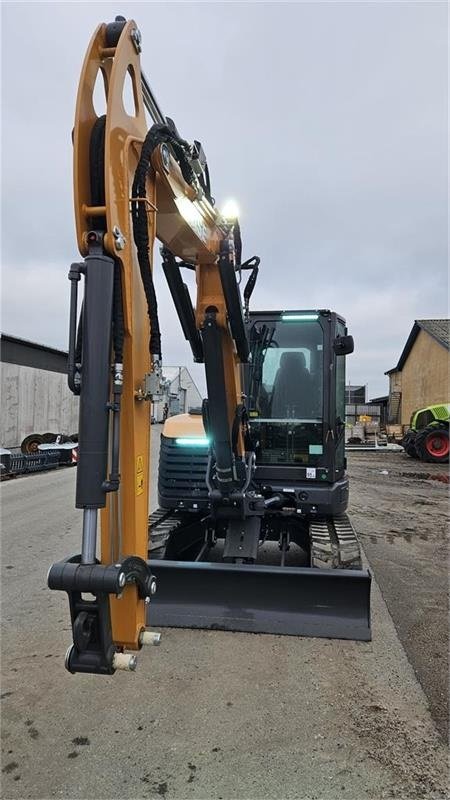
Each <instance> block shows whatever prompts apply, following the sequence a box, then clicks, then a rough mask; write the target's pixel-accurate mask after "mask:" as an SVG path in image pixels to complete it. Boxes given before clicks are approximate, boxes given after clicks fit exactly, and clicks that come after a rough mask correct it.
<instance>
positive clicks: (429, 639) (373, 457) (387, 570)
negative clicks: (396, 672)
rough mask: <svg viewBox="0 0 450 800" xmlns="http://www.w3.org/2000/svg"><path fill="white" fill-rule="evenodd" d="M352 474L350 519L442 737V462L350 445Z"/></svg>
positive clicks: (445, 539) (445, 719)
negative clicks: (355, 448) (363, 450)
mask: <svg viewBox="0 0 450 800" xmlns="http://www.w3.org/2000/svg"><path fill="white" fill-rule="evenodd" d="M349 473H350V485H351V490H350V513H351V515H352V520H353V522H354V524H355V527H356V529H357V531H358V534H359V536H360V541H361V543H362V545H363V547H364V550H365V553H366V555H367V558H368V559H369V561H370V564H371V566H372V569H373V571H374V573H375V577H376V579H377V582H378V585H379V586H380V588H381V591H382V593H383V597H384V600H385V601H386V603H387V606H388V608H389V611H390V613H391V615H392V618H393V620H394V623H395V626H396V628H397V633H398V635H399V638H400V641H401V642H402V644H403V647H404V648H405V650H406V653H407V655H408V658H409V660H410V661H411V664H412V665H413V666H414V669H415V671H416V674H417V675H418V677H419V680H420V682H421V684H422V686H423V688H424V690H425V693H426V695H427V697H428V700H429V703H430V707H431V712H432V714H433V717H434V719H435V721H436V725H437V726H438V728H439V730H440V732H441V735H442V736H443V737H444V738H447V735H448V725H449V716H448V714H449V703H448V667H449V663H448V649H449V641H448V563H449V562H448V555H449V547H448V544H449V536H448V531H449V527H448V526H449V513H448V486H447V485H446V484H445V483H442V482H440V481H438V480H436V479H435V478H436V477H437V476H439V475H442V474H446V473H447V465H445V466H444V467H442V466H441V465H439V464H424V463H421V462H417V461H414V460H413V459H411V458H410V457H409V456H407V455H406V453H385V454H383V453H368V454H366V453H361V452H351V453H350V454H349ZM427 473H428V474H429V475H430V478H429V479H424V477H425V476H426V474H427ZM418 476H422V477H418Z"/></svg>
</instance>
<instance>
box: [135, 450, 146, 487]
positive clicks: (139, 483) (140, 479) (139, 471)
mask: <svg viewBox="0 0 450 800" xmlns="http://www.w3.org/2000/svg"><path fill="white" fill-rule="evenodd" d="M143 493H144V456H138V457H137V459H136V495H137V496H138V495H140V494H143Z"/></svg>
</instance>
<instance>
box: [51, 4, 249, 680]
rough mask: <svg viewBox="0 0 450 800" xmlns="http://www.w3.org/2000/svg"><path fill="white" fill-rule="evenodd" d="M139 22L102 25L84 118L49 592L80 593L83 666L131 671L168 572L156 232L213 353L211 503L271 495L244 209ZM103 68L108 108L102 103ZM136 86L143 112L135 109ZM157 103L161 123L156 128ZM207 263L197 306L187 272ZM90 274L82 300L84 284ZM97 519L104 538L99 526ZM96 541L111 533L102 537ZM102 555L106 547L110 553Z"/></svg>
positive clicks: (243, 510) (78, 655)
mask: <svg viewBox="0 0 450 800" xmlns="http://www.w3.org/2000/svg"><path fill="white" fill-rule="evenodd" d="M140 52H141V36H140V32H139V30H138V28H137V25H136V23H135V22H134V21H133V20H129V21H126V20H124V19H123V18H116V20H115V22H113V23H110V24H101V25H99V27H98V28H97V30H96V31H95V33H94V35H93V37H92V39H91V42H90V44H89V47H88V50H87V53H86V57H85V60H84V64H83V67H82V72H81V77H80V83H79V89H78V97H77V105H76V115H75V126H74V132H73V144H74V202H75V219H76V230H77V240H78V248H79V251H80V253H81V256H82V257H83V260H82V261H81V262H80V263H76V264H72V266H71V268H70V272H69V278H70V281H71V310H70V336H69V385H70V388H71V389H72V391H74V392H75V393H76V394H78V395H79V398H80V411H79V455H78V470H77V486H76V506H77V508H80V509H82V512H83V530H82V547H81V553H80V554H78V555H76V556H72V557H70V558H67V559H65V560H63V561H61V562H58V563H56V564H54V565H53V566H52V567H51V568H50V571H49V576H48V584H49V587H50V588H51V589H57V590H64V591H66V592H67V594H68V597H69V604H70V611H71V620H72V630H73V645H72V646H71V647H70V648H69V650H68V653H67V656H66V666H67V668H68V669H69V671H71V672H93V673H101V674H112V673H113V672H114V671H115V669H117V668H122V669H134V667H135V665H136V657H135V656H134V655H132V654H125V653H124V650H132V651H136V650H139V649H140V647H141V646H142V645H143V644H144V643H146V642H149V643H157V641H158V635H156V634H152V633H151V632H149V631H146V610H147V608H146V607H147V605H148V603H149V602H150V600H151V596H152V594H153V593H154V592H155V591H156V581H155V578H154V577H153V575H152V573H151V568H150V565H149V562H148V561H147V554H148V497H149V482H150V474H151V469H150V462H149V453H150V409H149V406H148V402H147V401H148V400H150V399H151V397H152V395H153V394H154V393H155V392H156V391H157V385H158V378H159V375H160V369H161V344H160V331H159V323H158V313H157V302H156V296H155V291H154V286H153V279H152V271H153V263H152V259H153V251H154V243H155V239H158V240H159V241H160V242H161V243H162V245H163V249H162V253H163V269H164V273H165V275H166V278H167V280H168V284H169V288H170V291H171V294H172V297H173V300H174V303H175V307H176V310H177V313H178V316H179V318H180V322H181V326H182V330H183V333H184V336H185V338H186V339H187V340H188V341H189V343H190V345H191V348H192V352H193V355H194V359H195V360H196V361H199V362H201V361H204V363H205V371H206V379H207V387H208V398H209V400H208V403H207V404H206V405H205V409H204V421H205V426H206V429H207V431H208V433H209V434H210V436H211V440H212V442H213V446H214V458H213V459H211V463H210V468H209V473H208V483H209V488H210V496H211V501H212V507H213V513H215V514H216V515H217V516H219V517H220V515H221V514H222V513H223V509H227V514H228V515H229V514H230V508H231V509H232V510H234V511H232V514H233V513H234V514H235V515H236V516H237V517H240V518H241V517H242V515H243V514H245V515H247V516H252V515H254V516H256V517H258V515H261V513H262V508H263V506H262V505H261V502H262V498H260V499H259V500H258V499H256V500H255V497H254V496H252V498H251V500H250V499H249V498H248V497H247V495H246V489H247V488H248V486H249V482H250V477H251V470H252V467H253V456H252V455H251V454H250V455H249V454H248V453H247V454H246V450H247V446H246V445H247V443H246V442H245V427H246V426H245V410H244V408H243V405H242V391H241V384H240V373H239V363H241V362H245V361H246V360H247V359H248V355H249V350H248V343H247V338H246V334H245V326H244V319H243V312H242V305H241V298H240V293H239V288H238V284H237V281H236V269H237V268H240V269H242V268H244V269H245V268H247V269H252V273H251V277H250V281H249V284H248V287H247V291H246V295H245V300H246V303H247V304H248V297H249V294H250V293H251V290H252V288H253V285H254V281H255V278H256V273H257V265H258V259H253V260H250V261H249V262H248V263H247V264H244V265H241V263H240V261H241V257H240V235H239V227H238V224H237V221H235V220H233V221H228V220H226V219H224V218H223V217H222V216H221V215H220V213H219V212H218V211H217V209H216V208H215V206H214V201H213V200H212V197H211V192H210V185H209V174H208V170H207V165H206V159H205V157H204V154H203V151H202V148H201V145H200V144H199V143H198V142H195V143H194V145H192V146H191V145H189V144H188V143H187V142H185V141H184V140H183V139H181V137H180V135H179V134H178V132H177V130H176V127H175V125H174V123H173V122H172V121H171V120H170V119H168V118H166V117H165V116H164V115H163V113H162V112H161V109H160V107H159V105H158V103H157V101H156V99H155V97H154V96H153V93H152V91H151V89H150V87H149V84H148V81H147V79H146V77H145V75H144V74H143V72H142V71H141V65H140ZM99 74H101V76H102V77H103V81H104V87H105V98H106V113H105V115H103V116H98V115H97V113H96V111H95V108H94V87H95V85H96V80H97V77H98V75H99ZM127 82H131V87H132V97H133V102H134V114H133V113H132V114H130V113H128V111H127V110H126V109H125V106H124V92H125V89H126V83H127ZM145 109H146V110H147V112H148V113H149V115H150V117H151V118H152V121H153V125H152V126H151V128H150V130H147V122H146V116H145ZM183 268H188V269H193V270H195V273H196V283H197V300H196V305H195V308H194V307H193V306H192V303H191V300H190V296H189V292H188V290H187V287H186V285H185V284H184V282H183V278H182V273H181V270H182V269H183ZM82 279H83V282H84V296H83V301H82V305H81V310H79V308H78V306H79V302H78V287H79V284H80V281H81V280H82ZM99 522H100V526H99V527H100V536H99V535H98V530H97V529H98V523H99ZM98 539H100V545H99V546H98V541H97V540H98ZM98 553H99V554H100V557H99V558H98V557H97V554H98Z"/></svg>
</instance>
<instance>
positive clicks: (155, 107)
mask: <svg viewBox="0 0 450 800" xmlns="http://www.w3.org/2000/svg"><path fill="white" fill-rule="evenodd" d="M141 86H142V95H143V98H144V106H145V107H146V109H147V111H148V113H149V114H150V116H151V118H152V120H153V122H160V123H162V124H163V125H164V124H165V122H166V118H165V116H164V114H163V113H162V111H161V109H160V107H159V104H158V101H157V99H156V97H155V95H154V94H153V92H152V90H151V88H150V84H149V82H148V80H147V78H146V77H145V75H144V73H143V72H141Z"/></svg>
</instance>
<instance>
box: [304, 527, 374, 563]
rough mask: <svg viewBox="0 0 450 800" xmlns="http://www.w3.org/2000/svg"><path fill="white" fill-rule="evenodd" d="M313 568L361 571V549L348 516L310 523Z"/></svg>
mask: <svg viewBox="0 0 450 800" xmlns="http://www.w3.org/2000/svg"><path fill="white" fill-rule="evenodd" d="M309 535H310V541H311V566H312V567H321V568H322V569H323V568H325V569H327V568H328V569H361V567H362V562H361V549H360V546H359V543H358V539H357V536H356V533H355V530H354V528H353V525H352V523H351V522H350V519H349V518H348V516H347V514H340V515H339V516H336V517H332V518H329V519H325V518H324V519H320V518H319V519H317V520H314V522H311V523H310V526H309Z"/></svg>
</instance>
